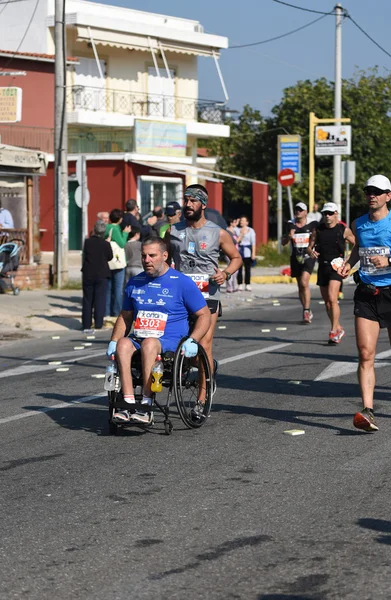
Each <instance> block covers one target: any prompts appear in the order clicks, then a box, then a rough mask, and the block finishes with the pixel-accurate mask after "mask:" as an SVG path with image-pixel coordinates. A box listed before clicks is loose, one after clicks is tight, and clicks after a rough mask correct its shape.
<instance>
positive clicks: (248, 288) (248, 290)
mask: <svg viewBox="0 0 391 600" xmlns="http://www.w3.org/2000/svg"><path fill="white" fill-rule="evenodd" d="M251 291H252V287H251V285H250V284H247V285H246V292H251Z"/></svg>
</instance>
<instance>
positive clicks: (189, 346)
mask: <svg viewBox="0 0 391 600" xmlns="http://www.w3.org/2000/svg"><path fill="white" fill-rule="evenodd" d="M181 350H182V354H184V355H185V356H186V358H193V356H197V353H198V344H197V342H195V341H194V340H193V338H189V339H188V340H186V342H185V343H184V344H182V348H181Z"/></svg>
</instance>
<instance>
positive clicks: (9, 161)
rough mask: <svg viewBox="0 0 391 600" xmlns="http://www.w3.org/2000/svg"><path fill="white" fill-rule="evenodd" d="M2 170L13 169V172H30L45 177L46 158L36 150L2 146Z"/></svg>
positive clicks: (0, 163) (0, 145)
mask: <svg viewBox="0 0 391 600" xmlns="http://www.w3.org/2000/svg"><path fill="white" fill-rule="evenodd" d="M0 169H1V171H2V172H4V171H5V169H12V171H13V172H15V173H16V172H19V173H21V174H24V173H25V171H26V170H28V171H29V172H32V173H34V174H36V175H43V174H45V173H46V156H45V154H44V153H43V152H38V151H36V150H27V149H26V148H18V147H16V146H6V145H5V144H0ZM14 169H18V170H19V171H14ZM26 174H27V173H26Z"/></svg>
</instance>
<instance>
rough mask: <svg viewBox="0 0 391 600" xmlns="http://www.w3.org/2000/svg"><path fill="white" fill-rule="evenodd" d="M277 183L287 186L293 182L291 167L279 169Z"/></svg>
mask: <svg viewBox="0 0 391 600" xmlns="http://www.w3.org/2000/svg"><path fill="white" fill-rule="evenodd" d="M278 183H280V184H281V185H282V186H283V187H289V186H291V185H293V184H294V183H295V173H294V171H293V170H292V169H281V171H280V172H279V174H278Z"/></svg>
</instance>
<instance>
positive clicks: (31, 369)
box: [0, 350, 106, 379]
mask: <svg viewBox="0 0 391 600" xmlns="http://www.w3.org/2000/svg"><path fill="white" fill-rule="evenodd" d="M69 354H70V355H72V356H74V358H72V359H69V360H64V363H65V364H72V363H74V362H76V361H79V360H83V361H84V360H87V358H95V357H97V356H103V355H104V354H106V351H105V350H98V351H96V352H91V353H90V354H83V355H81V354H80V353H78V355H77V357H76V356H75V353H74V352H66V353H65V354H62V355H61V354H60V355H59V356H67V355H69ZM47 358H53V355H52V356H50V355H49V356H41V357H40V358H39V360H45V359H47ZM37 360H38V359H37ZM29 362H30V361H29ZM55 368H56V366H55V365H37V364H33V363H30V364H28V365H27V364H24V365H21V366H20V367H15V368H14V369H9V370H8V371H3V373H0V379H2V378H3V377H13V376H15V375H27V374H28V373H40V372H42V371H53V370H54V369H55Z"/></svg>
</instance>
